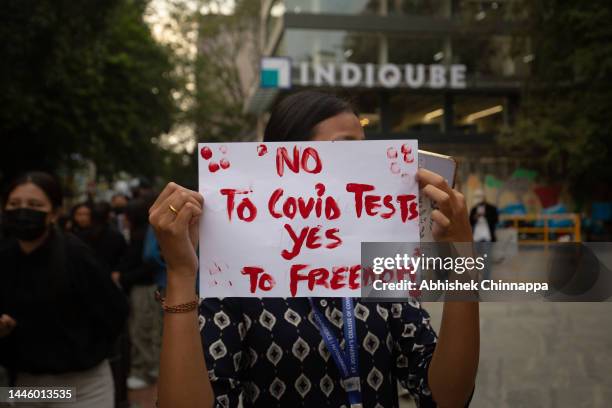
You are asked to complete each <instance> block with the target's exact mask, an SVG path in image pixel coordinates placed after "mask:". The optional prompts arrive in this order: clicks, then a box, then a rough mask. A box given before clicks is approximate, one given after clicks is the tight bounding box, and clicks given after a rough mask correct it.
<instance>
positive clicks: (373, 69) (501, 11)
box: [245, 0, 534, 179]
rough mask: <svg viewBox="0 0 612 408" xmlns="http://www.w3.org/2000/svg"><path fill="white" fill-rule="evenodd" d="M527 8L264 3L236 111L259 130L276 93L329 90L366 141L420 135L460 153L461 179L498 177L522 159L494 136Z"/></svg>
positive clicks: (510, 92) (518, 72)
mask: <svg viewBox="0 0 612 408" xmlns="http://www.w3.org/2000/svg"><path fill="white" fill-rule="evenodd" d="M527 17H528V16H527V15H526V11H525V10H524V8H522V7H521V1H520V0H497V1H492V0H266V1H263V6H262V9H261V15H260V20H261V21H260V23H261V24H260V27H261V30H260V31H261V32H260V42H261V44H262V48H263V58H262V61H261V67H260V68H261V69H260V75H259V77H258V78H257V80H256V81H255V83H254V84H253V85H252V87H251V89H250V92H249V97H248V98H247V100H246V102H245V110H246V111H248V112H250V113H254V114H256V115H258V116H259V117H260V119H261V120H260V129H259V132H260V134H261V131H262V129H263V126H264V125H265V121H266V118H267V113H268V112H269V111H270V110H271V108H272V107H273V106H274V104H275V103H277V102H278V101H279V100H281V99H282V97H283V96H284V95H286V94H288V93H291V92H295V91H297V90H301V89H320V90H324V91H331V92H335V93H337V94H340V95H343V96H346V97H348V98H349V99H351V100H352V101H353V102H354V104H355V105H356V107H357V109H358V111H359V112H360V114H361V119H362V123H363V124H366V126H365V130H366V137H367V138H370V139H397V138H409V139H418V140H419V144H420V146H422V147H423V148H425V149H428V150H434V151H438V152H441V153H446V154H452V155H454V156H455V157H457V158H458V159H459V160H460V161H461V162H462V166H461V168H462V173H463V178H464V179H465V178H467V176H468V174H471V173H473V171H474V169H475V168H478V169H479V171H480V170H483V169H484V171H485V172H492V173H494V174H495V175H496V177H498V178H503V177H506V176H508V175H509V174H506V173H511V172H513V171H514V169H516V168H517V167H519V166H520V165H521V163H519V162H517V160H519V159H518V158H509V157H503V158H500V154H499V149H498V147H497V144H496V143H495V136H496V135H497V134H499V132H501V131H502V130H503V129H504V127H506V126H508V127H511V126H512V124H513V122H514V118H515V114H516V111H517V108H518V106H519V103H520V91H521V87H522V86H523V84H524V81H525V80H526V79H527V78H528V77H529V71H530V62H531V61H532V60H533V58H534V56H533V55H532V53H531V51H530V42H529V38H528V37H527V36H526V35H525V34H524V33H525V21H526V18H527ZM460 176H461V174H460ZM460 178H461V177H460Z"/></svg>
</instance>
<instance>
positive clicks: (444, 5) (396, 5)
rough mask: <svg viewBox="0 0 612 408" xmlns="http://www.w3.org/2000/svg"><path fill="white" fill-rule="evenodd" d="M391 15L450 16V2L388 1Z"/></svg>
mask: <svg viewBox="0 0 612 408" xmlns="http://www.w3.org/2000/svg"><path fill="white" fill-rule="evenodd" d="M387 1H388V5H387V7H388V10H389V14H416V15H424V16H440V17H441V16H449V14H450V8H449V7H450V0H387Z"/></svg>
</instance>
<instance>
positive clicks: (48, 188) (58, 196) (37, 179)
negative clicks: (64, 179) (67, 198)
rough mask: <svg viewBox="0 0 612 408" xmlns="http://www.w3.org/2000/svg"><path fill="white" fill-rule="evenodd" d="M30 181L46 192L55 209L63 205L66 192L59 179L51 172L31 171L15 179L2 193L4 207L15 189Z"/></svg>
mask: <svg viewBox="0 0 612 408" xmlns="http://www.w3.org/2000/svg"><path fill="white" fill-rule="evenodd" d="M28 183H32V184H34V185H35V186H36V187H38V188H40V189H41V190H42V191H43V192H44V193H45V195H46V196H47V198H48V199H49V201H50V202H51V206H52V207H53V209H54V210H57V209H58V208H60V207H61V206H62V203H63V201H64V194H63V193H62V187H61V185H60V183H59V181H57V179H56V178H55V177H53V176H52V175H50V174H49V173H44V172H42V171H30V172H27V173H24V174H22V175H21V176H19V177H17V178H16V179H14V180H13V181H12V182H11V183H10V184H9V185H8V188H7V189H5V190H4V192H3V194H2V206H3V207H4V206H5V205H6V203H7V201H8V198H9V196H10V194H11V193H12V192H13V190H15V189H16V188H17V187H19V186H22V185H24V184H28Z"/></svg>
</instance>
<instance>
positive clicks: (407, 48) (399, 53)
mask: <svg viewBox="0 0 612 408" xmlns="http://www.w3.org/2000/svg"><path fill="white" fill-rule="evenodd" d="M387 44H388V46H389V62H390V63H392V64H434V63H440V61H442V59H443V58H444V54H443V44H444V40H443V39H442V38H418V37H406V36H388V37H387Z"/></svg>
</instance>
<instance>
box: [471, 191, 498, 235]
mask: <svg viewBox="0 0 612 408" xmlns="http://www.w3.org/2000/svg"><path fill="white" fill-rule="evenodd" d="M474 202H475V203H476V204H475V205H474V207H472V210H471V211H470V223H471V224H472V232H473V235H474V242H495V241H497V239H496V237H495V228H496V227H497V222H498V221H499V215H498V212H497V207H495V206H494V205H492V204H489V203H488V202H487V199H486V197H485V193H484V191H482V190H481V189H478V190H476V191H475V192H474Z"/></svg>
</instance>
